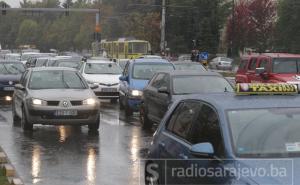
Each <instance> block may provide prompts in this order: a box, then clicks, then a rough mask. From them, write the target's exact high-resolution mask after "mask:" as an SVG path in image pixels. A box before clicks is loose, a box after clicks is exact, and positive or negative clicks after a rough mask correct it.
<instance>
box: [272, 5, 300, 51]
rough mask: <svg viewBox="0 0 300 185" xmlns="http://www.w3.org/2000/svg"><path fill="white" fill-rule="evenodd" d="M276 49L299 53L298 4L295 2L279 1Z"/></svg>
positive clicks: (299, 27)
mask: <svg viewBox="0 0 300 185" xmlns="http://www.w3.org/2000/svg"><path fill="white" fill-rule="evenodd" d="M278 17H279V19H278V22H277V24H276V47H277V48H278V49H284V50H287V51H289V52H294V53H300V45H299V43H300V34H299V30H300V4H299V2H298V1H297V0H281V1H279V10H278Z"/></svg>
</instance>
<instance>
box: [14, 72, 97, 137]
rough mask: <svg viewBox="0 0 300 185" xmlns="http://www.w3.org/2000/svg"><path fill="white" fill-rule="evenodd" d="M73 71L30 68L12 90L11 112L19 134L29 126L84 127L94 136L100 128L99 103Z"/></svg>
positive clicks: (30, 127)
mask: <svg viewBox="0 0 300 185" xmlns="http://www.w3.org/2000/svg"><path fill="white" fill-rule="evenodd" d="M91 88H97V86H93V87H89V86H88V84H87V83H86V81H85V80H84V78H83V77H82V76H81V75H80V74H79V72H77V71H76V70H75V69H71V68H63V67H59V68H58V67H49V68H44V67H41V68H39V67H38V68H30V69H27V70H26V71H25V73H24V74H23V76H22V78H21V80H20V84H17V85H16V86H15V91H14V95H13V103H12V112H13V120H14V124H16V123H18V121H19V120H21V126H22V128H23V130H32V129H33V124H44V125H88V126H89V130H90V131H92V132H94V131H97V130H98V129H99V124H100V116H99V114H100V113H99V112H100V110H99V109H100V102H99V100H98V98H97V97H96V96H95V94H94V92H93V91H92V90H91Z"/></svg>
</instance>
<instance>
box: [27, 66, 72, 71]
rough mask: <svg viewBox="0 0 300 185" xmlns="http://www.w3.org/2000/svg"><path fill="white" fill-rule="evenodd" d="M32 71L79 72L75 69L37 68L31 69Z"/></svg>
mask: <svg viewBox="0 0 300 185" xmlns="http://www.w3.org/2000/svg"><path fill="white" fill-rule="evenodd" d="M30 70H32V71H62V70H63V71H77V70H76V69H74V68H69V67H35V68H30Z"/></svg>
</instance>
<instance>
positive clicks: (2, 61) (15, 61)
mask: <svg viewBox="0 0 300 185" xmlns="http://www.w3.org/2000/svg"><path fill="white" fill-rule="evenodd" d="M0 63H18V64H23V63H22V62H20V61H19V60H0Z"/></svg>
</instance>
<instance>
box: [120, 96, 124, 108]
mask: <svg viewBox="0 0 300 185" xmlns="http://www.w3.org/2000/svg"><path fill="white" fill-rule="evenodd" d="M123 103H124V99H123V98H122V97H121V96H120V99H119V105H120V109H121V110H124V104H123Z"/></svg>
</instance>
